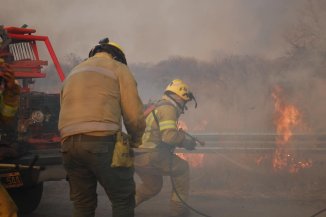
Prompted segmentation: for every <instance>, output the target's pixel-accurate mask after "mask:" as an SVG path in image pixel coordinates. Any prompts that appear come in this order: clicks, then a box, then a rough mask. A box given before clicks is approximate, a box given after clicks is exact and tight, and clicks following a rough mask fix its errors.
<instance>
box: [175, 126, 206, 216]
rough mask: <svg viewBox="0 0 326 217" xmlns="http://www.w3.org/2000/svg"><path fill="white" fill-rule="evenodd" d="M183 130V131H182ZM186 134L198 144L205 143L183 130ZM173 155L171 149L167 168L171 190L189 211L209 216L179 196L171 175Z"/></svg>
mask: <svg viewBox="0 0 326 217" xmlns="http://www.w3.org/2000/svg"><path fill="white" fill-rule="evenodd" d="M183 132H184V131H183ZM184 133H185V134H186V136H188V137H190V138H191V139H193V140H194V141H196V142H197V143H199V144H200V145H202V146H203V145H204V144H205V143H204V142H202V141H200V140H198V139H197V138H196V137H193V136H192V135H190V134H189V133H187V132H184ZM173 156H174V152H173V150H172V151H171V155H170V165H169V170H170V179H171V184H172V189H173V191H174V192H175V194H176V195H177V197H178V198H179V200H180V201H181V203H182V204H183V205H184V206H186V207H187V208H188V209H190V210H191V211H193V212H195V213H197V214H199V215H201V216H204V217H211V216H209V215H207V214H205V213H203V212H201V211H199V210H197V209H195V208H193V207H192V206H190V205H189V204H188V203H187V202H186V201H184V200H183V199H182V197H181V196H180V194H179V192H178V191H177V189H176V187H175V181H174V179H173V175H172V166H173Z"/></svg>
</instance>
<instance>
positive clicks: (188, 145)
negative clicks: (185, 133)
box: [182, 139, 197, 151]
mask: <svg viewBox="0 0 326 217" xmlns="http://www.w3.org/2000/svg"><path fill="white" fill-rule="evenodd" d="M196 146H197V143H196V141H195V140H193V139H185V140H184V141H183V143H182V147H183V148H185V149H186V150H189V151H192V150H195V148H196Z"/></svg>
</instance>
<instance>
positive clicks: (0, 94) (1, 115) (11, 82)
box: [0, 58, 20, 217]
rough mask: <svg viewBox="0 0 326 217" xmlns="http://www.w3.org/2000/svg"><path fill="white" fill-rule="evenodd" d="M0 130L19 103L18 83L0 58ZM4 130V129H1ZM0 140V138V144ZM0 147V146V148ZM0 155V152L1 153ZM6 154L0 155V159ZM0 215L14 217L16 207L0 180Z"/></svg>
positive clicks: (10, 119) (8, 120) (10, 117)
mask: <svg viewBox="0 0 326 217" xmlns="http://www.w3.org/2000/svg"><path fill="white" fill-rule="evenodd" d="M0 73H3V74H2V75H1V76H0V130H1V129H2V128H6V127H7V126H8V125H10V124H11V121H12V120H13V118H14V116H15V114H16V111H17V109H18V104H19V91H20V88H19V85H17V84H16V83H15V77H14V73H13V71H12V70H11V69H10V68H9V67H8V66H7V65H6V64H5V63H4V62H3V60H2V59H1V58H0ZM3 130H5V129H3ZM1 143H2V141H1V138H0V145H1ZM0 149H1V148H0ZM1 155H2V154H1ZM4 157H6V156H0V160H2V159H3V158H4ZM0 216H1V217H2V216H3V217H16V216H17V207H16V205H15V203H14V202H13V200H12V199H11V197H10V196H9V194H8V193H7V191H6V189H5V188H4V187H3V185H1V182H0Z"/></svg>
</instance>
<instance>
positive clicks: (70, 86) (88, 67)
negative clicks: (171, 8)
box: [59, 38, 145, 217]
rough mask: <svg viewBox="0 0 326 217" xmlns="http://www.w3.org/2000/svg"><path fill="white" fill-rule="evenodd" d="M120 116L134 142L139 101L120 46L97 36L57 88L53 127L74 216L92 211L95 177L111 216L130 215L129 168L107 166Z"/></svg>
mask: <svg viewBox="0 0 326 217" xmlns="http://www.w3.org/2000/svg"><path fill="white" fill-rule="evenodd" d="M122 121H123V122H124V124H125V127H126V130H127V132H128V134H129V135H130V137H131V138H130V145H131V147H137V146H139V145H140V143H141V138H142V135H143V132H144V129H145V119H144V116H143V104H142V102H141V100H140V97H139V95H138V91H137V84H136V81H135V79H134V77H133V75H132V73H131V72H130V70H129V68H128V66H127V61H126V59H125V56H124V53H123V51H122V49H121V47H120V46H119V45H118V44H116V43H113V42H110V41H109V40H108V38H106V39H104V40H101V41H100V43H99V45H97V46H95V47H94V49H92V50H91V51H90V53H89V58H88V59H87V60H85V61H84V62H82V63H80V64H79V65H77V66H76V67H75V68H74V69H73V70H72V71H71V72H70V74H69V76H68V77H67V78H66V80H65V81H64V84H63V88H62V91H61V110H60V116H59V130H60V134H61V137H62V146H61V147H62V152H63V164H64V167H65V169H66V171H67V174H68V180H69V184H70V198H71V200H72V201H73V205H74V210H73V216H74V217H93V216H94V215H95V209H96V206H97V194H96V186H97V182H99V183H100V184H101V185H102V186H103V188H104V189H105V191H106V193H107V195H108V197H109V199H110V200H111V203H112V213H113V217H133V216H134V207H135V183H134V179H133V174H134V168H133V166H132V165H130V166H121V167H113V166H111V165H112V163H113V162H112V159H113V153H114V150H115V147H116V146H117V145H116V144H117V143H116V142H117V140H118V138H120V136H119V137H118V136H117V135H120V133H119V132H121V130H122Z"/></svg>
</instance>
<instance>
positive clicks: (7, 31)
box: [0, 26, 65, 214]
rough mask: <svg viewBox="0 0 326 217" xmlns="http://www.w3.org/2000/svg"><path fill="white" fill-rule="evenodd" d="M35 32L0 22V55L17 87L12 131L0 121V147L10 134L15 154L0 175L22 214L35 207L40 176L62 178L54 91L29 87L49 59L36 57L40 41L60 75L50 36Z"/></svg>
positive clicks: (0, 165) (0, 168) (1, 163)
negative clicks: (0, 123)
mask: <svg viewBox="0 0 326 217" xmlns="http://www.w3.org/2000/svg"><path fill="white" fill-rule="evenodd" d="M35 33H36V30H35V29H30V28H26V27H25V26H23V27H20V28H18V27H4V26H0V58H1V59H3V60H4V61H5V62H6V63H7V64H9V65H10V66H11V68H12V69H13V71H14V73H15V77H16V79H17V81H18V82H19V84H20V86H21V95H20V106H19V110H18V114H17V117H16V120H15V127H14V128H13V129H14V130H11V131H10V132H8V129H5V127H4V126H0V151H1V148H2V147H1V146H2V145H3V144H4V143H3V142H2V141H1V140H3V141H4V139H5V138H8V137H9V140H10V141H11V142H12V143H13V144H11V145H12V147H10V148H14V149H16V150H15V151H16V152H17V153H18V154H17V157H11V158H5V159H3V160H2V161H0V178H1V183H2V184H3V185H4V186H5V187H6V188H7V190H8V192H9V194H10V195H11V196H12V198H13V199H14V201H15V202H16V204H17V206H18V208H19V212H20V213H22V214H26V213H30V212H32V211H33V210H35V209H36V207H37V206H38V204H39V202H40V200H41V196H42V191H43V182H44V181H49V180H61V179H64V178H65V173H64V170H63V168H62V166H61V162H62V161H61V154H60V152H59V150H60V149H59V147H60V143H59V141H60V138H59V133H58V130H57V122H58V115H59V108H60V105H59V94H58V93H45V92H37V91H34V90H33V88H32V86H33V84H34V82H37V80H39V79H46V77H47V74H46V73H45V72H44V70H43V69H44V66H46V65H47V64H48V62H47V61H45V60H42V59H41V57H40V54H41V52H39V46H40V44H41V43H44V44H45V47H46V50H47V51H48V53H49V55H50V57H51V59H52V61H53V64H54V65H55V68H56V71H57V74H58V76H59V78H60V80H61V81H63V80H64V77H65V76H64V73H63V71H62V68H61V66H60V64H59V61H58V59H57V57H56V54H55V52H54V50H53V48H52V45H51V42H50V40H49V38H48V37H47V36H40V35H36V34H35ZM1 74H2V72H1V69H0V75H1ZM13 131H14V132H13ZM7 141H8V140H7Z"/></svg>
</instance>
